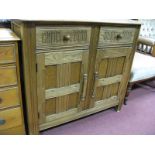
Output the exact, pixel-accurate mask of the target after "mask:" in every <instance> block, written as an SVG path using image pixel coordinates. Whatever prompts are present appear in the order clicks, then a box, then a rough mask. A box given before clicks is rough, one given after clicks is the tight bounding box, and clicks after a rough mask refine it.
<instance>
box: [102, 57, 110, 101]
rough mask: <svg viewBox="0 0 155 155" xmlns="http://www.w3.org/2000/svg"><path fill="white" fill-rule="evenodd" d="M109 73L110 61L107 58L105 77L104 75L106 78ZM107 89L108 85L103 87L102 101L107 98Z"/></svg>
mask: <svg viewBox="0 0 155 155" xmlns="http://www.w3.org/2000/svg"><path fill="white" fill-rule="evenodd" d="M109 72H110V59H109V58H107V69H106V75H105V77H106V78H107V77H109ZM108 87H109V86H108V85H106V86H104V90H103V95H102V99H105V98H107V94H108Z"/></svg>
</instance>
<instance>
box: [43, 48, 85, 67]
mask: <svg viewBox="0 0 155 155" xmlns="http://www.w3.org/2000/svg"><path fill="white" fill-rule="evenodd" d="M83 52H84V51H80V50H78V51H68V52H64V51H62V52H52V53H46V54H45V65H46V66H48V65H58V64H64V63H72V62H79V61H82V54H83Z"/></svg>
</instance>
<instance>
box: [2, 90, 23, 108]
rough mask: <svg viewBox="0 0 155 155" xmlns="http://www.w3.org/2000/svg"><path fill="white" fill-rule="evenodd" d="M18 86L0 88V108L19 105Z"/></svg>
mask: <svg viewBox="0 0 155 155" xmlns="http://www.w3.org/2000/svg"><path fill="white" fill-rule="evenodd" d="M18 93H19V92H18V87H13V88H4V89H0V109H3V108H8V107H13V106H17V105H20V104H21V103H20V99H19V94H18Z"/></svg>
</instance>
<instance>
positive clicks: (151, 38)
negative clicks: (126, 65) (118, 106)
mask: <svg viewBox="0 0 155 155" xmlns="http://www.w3.org/2000/svg"><path fill="white" fill-rule="evenodd" d="M139 21H140V22H142V26H141V29H140V35H139V37H138V41H137V51H136V53H135V57H134V60H133V65H132V69H131V78H130V80H129V84H128V89H127V94H126V99H125V100H127V97H128V96H129V93H130V92H131V90H132V88H133V86H134V85H136V84H140V83H142V82H147V81H151V80H154V79H155V58H154V57H155V20H154V19H141V20H139ZM125 103H126V102H125Z"/></svg>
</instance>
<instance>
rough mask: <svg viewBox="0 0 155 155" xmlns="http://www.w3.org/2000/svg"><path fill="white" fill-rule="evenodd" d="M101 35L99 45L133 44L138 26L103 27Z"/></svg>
mask: <svg viewBox="0 0 155 155" xmlns="http://www.w3.org/2000/svg"><path fill="white" fill-rule="evenodd" d="M100 31H101V32H100V36H99V44H98V46H99V47H102V46H105V45H107V46H113V45H120V44H127V45H129V44H133V41H134V38H135V32H136V28H129V27H128V28H126V27H102V28H101V30H100Z"/></svg>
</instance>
